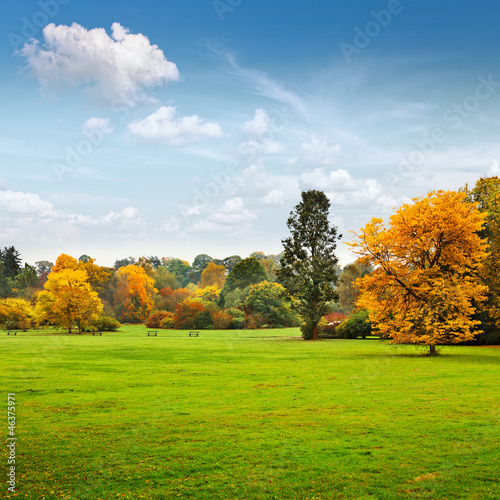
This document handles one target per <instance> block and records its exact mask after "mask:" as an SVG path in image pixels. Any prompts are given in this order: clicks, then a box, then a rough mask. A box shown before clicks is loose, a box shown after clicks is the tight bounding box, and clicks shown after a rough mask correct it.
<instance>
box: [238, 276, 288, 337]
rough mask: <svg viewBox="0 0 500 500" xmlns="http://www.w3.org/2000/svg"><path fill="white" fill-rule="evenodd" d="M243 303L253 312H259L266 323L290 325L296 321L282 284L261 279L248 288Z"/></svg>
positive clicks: (274, 325) (275, 325)
mask: <svg viewBox="0 0 500 500" xmlns="http://www.w3.org/2000/svg"><path fill="white" fill-rule="evenodd" d="M245 305H246V306H247V308H249V309H251V311H252V312H253V313H261V314H262V315H263V316H264V317H265V318H266V322H267V324H268V325H270V326H273V327H278V326H292V325H293V324H294V323H296V322H297V318H296V315H295V314H294V313H293V312H292V310H291V308H290V299H289V297H288V295H287V293H286V289H285V287H284V286H283V285H280V284H278V283H272V282H269V281H261V282H260V283H257V284H256V285H253V286H252V287H251V288H250V291H249V293H248V297H247V299H246V303H245Z"/></svg>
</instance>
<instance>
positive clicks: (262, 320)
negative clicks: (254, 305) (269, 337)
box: [244, 312, 279, 330]
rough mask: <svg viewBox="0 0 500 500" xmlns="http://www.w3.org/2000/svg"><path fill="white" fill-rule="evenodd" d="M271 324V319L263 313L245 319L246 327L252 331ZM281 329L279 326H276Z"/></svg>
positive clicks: (250, 315)
mask: <svg viewBox="0 0 500 500" xmlns="http://www.w3.org/2000/svg"><path fill="white" fill-rule="evenodd" d="M268 323H269V319H268V318H267V317H266V316H265V315H264V314H262V313H259V312H256V313H253V314H249V315H248V316H246V317H245V322H244V326H245V328H249V329H251V330H254V329H258V328H263V327H264V326H265V325H267V324H268ZM275 327H276V328H279V327H278V326H275Z"/></svg>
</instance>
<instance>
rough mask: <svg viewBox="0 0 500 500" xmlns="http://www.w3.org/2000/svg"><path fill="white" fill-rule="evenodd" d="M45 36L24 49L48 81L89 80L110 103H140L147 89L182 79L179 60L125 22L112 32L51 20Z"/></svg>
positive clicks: (51, 84)
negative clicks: (125, 25) (176, 61)
mask: <svg viewBox="0 0 500 500" xmlns="http://www.w3.org/2000/svg"><path fill="white" fill-rule="evenodd" d="M43 36H44V42H43V43H40V42H39V41H38V40H34V39H31V40H29V41H28V42H27V43H26V44H25V45H24V47H23V48H22V49H21V51H20V54H21V55H22V56H24V57H26V58H27V59H28V66H29V67H30V68H31V71H32V73H33V75H34V76H35V77H36V78H37V79H38V80H39V82H40V83H41V84H42V86H44V87H61V86H66V87H77V86H80V85H85V86H86V87H87V88H88V89H89V91H90V92H91V93H92V94H93V96H94V97H96V98H98V99H99V100H101V101H104V102H106V103H123V104H126V105H129V106H134V105H135V104H136V103H137V102H141V101H144V100H147V95H146V92H145V89H147V88H151V87H156V86H160V85H163V84H165V83H167V82H170V81H177V80H179V71H178V69H177V66H176V65H175V64H174V63H173V62H170V61H168V60H167V59H166V57H165V55H164V54H163V51H162V50H160V49H159V48H158V46H157V45H152V44H151V43H150V41H149V39H148V38H147V37H146V36H144V35H142V34H140V33H139V34H131V33H130V32H129V30H128V29H127V28H124V27H123V26H121V25H120V24H119V23H113V25H112V26H111V36H108V34H107V33H106V31H105V30H104V29H103V28H94V29H91V30H87V29H85V28H84V27H82V26H80V25H79V24H76V23H73V24H72V25H71V26H64V25H59V26H56V25H55V24H53V23H52V24H49V25H47V26H46V27H45V28H44V30H43Z"/></svg>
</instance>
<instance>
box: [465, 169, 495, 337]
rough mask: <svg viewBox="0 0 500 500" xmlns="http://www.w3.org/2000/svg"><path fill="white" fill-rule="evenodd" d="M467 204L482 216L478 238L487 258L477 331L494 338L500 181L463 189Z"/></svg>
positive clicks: (490, 180)
mask: <svg viewBox="0 0 500 500" xmlns="http://www.w3.org/2000/svg"><path fill="white" fill-rule="evenodd" d="M464 192H465V193H466V195H467V200H468V201H469V202H471V203H474V202H476V203H477V204H478V209H479V210H480V211H481V212H482V213H484V214H485V216H486V217H485V220H484V226H483V228H482V229H481V231H480V232H479V235H480V236H481V237H482V238H484V239H485V240H486V241H487V243H488V251H489V254H488V257H487V258H486V259H485V260H484V266H483V270H482V272H481V276H480V279H481V282H482V283H483V284H484V285H486V286H487V287H488V293H487V297H488V300H487V302H486V304H485V306H484V307H483V308H482V311H481V312H480V313H479V314H478V317H479V319H480V320H481V323H482V325H481V327H482V328H484V330H485V333H486V330H489V333H490V335H491V336H492V337H498V330H499V328H500V179H499V178H498V177H488V178H481V179H479V180H478V181H477V182H476V184H475V186H474V187H473V188H472V189H469V187H468V186H466V187H465V189H464Z"/></svg>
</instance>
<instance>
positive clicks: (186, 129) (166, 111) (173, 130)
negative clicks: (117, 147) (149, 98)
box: [127, 106, 224, 146]
mask: <svg viewBox="0 0 500 500" xmlns="http://www.w3.org/2000/svg"><path fill="white" fill-rule="evenodd" d="M176 112H177V110H176V108H175V107H174V106H161V107H160V108H159V109H157V110H156V111H155V112H154V113H152V114H151V115H149V116H148V117H146V118H145V119H144V120H137V121H134V122H132V123H129V125H128V126H127V132H128V134H129V135H130V136H132V137H136V138H140V139H146V140H155V141H159V142H162V143H164V144H167V145H169V146H184V145H186V144H190V143H193V142H196V141H199V140H202V139H205V138H210V137H211V138H220V137H222V136H223V135H224V133H223V132H222V129H221V127H220V125H219V124H217V123H208V122H207V123H204V121H203V120H202V119H201V118H199V117H198V116H196V115H193V116H183V117H181V118H175V114H176Z"/></svg>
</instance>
